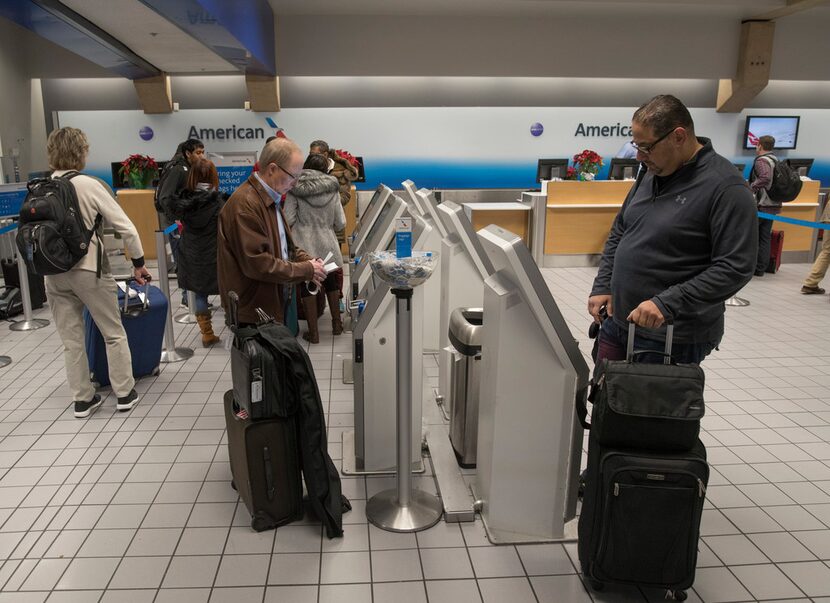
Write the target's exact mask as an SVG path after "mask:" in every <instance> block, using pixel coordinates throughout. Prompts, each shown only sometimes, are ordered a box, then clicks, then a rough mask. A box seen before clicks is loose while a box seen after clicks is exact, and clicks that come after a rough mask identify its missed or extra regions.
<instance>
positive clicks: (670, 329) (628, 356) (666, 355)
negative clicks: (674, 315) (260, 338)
mask: <svg viewBox="0 0 830 603" xmlns="http://www.w3.org/2000/svg"><path fill="white" fill-rule="evenodd" d="M636 328H637V326H636V325H635V324H634V323H633V322H629V323H628V344H627V346H626V350H625V361H626V362H632V361H633V360H634V332H635V331H636ZM672 339H674V323H672V322H670V321H666V349H665V351H664V352H663V364H671V346H672Z"/></svg>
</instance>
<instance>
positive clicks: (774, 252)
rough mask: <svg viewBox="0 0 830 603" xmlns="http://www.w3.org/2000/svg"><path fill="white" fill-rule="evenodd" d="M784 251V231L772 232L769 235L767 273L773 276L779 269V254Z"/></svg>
mask: <svg viewBox="0 0 830 603" xmlns="http://www.w3.org/2000/svg"><path fill="white" fill-rule="evenodd" d="M783 251H784V231H783V230H773V231H772V234H771V235H770V244H769V264H767V272H769V273H771V274H775V273H776V272H778V269H779V268H780V267H781V253H782V252H783Z"/></svg>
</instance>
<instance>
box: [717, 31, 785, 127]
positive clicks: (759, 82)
mask: <svg viewBox="0 0 830 603" xmlns="http://www.w3.org/2000/svg"><path fill="white" fill-rule="evenodd" d="M774 34H775V23H774V22H773V21H747V22H744V23H742V24H741V38H740V46H739V49H738V68H737V70H736V74H735V77H734V79H731V80H730V79H723V80H720V82H719V83H718V102H717V110H718V112H719V113H740V112H741V111H743V110H744V109H745V108H746V106H747V105H748V104H749V103H750V102H752V99H754V98H755V97H756V96H758V93H759V92H761V90H763V89H764V88H766V87H767V84H768V83H769V72H770V64H771V62H772V43H773V37H774Z"/></svg>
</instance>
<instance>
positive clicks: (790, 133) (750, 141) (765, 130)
mask: <svg viewBox="0 0 830 603" xmlns="http://www.w3.org/2000/svg"><path fill="white" fill-rule="evenodd" d="M800 121H801V118H800V117H799V116H798V115H747V116H746V127H745V128H744V145H743V146H744V148H745V149H755V148H756V147H757V146H758V139H759V138H761V136H764V135H769V136H772V137H773V138H775V146H774V147H773V149H794V148H795V146H796V143H797V142H798V125H799V122H800Z"/></svg>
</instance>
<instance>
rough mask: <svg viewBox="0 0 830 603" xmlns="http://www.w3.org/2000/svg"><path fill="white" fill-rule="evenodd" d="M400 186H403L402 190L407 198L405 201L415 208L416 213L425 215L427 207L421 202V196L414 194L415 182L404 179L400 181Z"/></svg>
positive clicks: (415, 189)
mask: <svg viewBox="0 0 830 603" xmlns="http://www.w3.org/2000/svg"><path fill="white" fill-rule="evenodd" d="M401 187H403V192H404V195H405V196H406V198H407V201H409V202H410V203H411V204H412V205H414V206H415V207H416V208H417V210H418V213H419V214H421V216H426V215H427V209H426V208H425V207H424V206H423V205H422V204H421V198H420V197H418V196H417V195H416V194H415V193H416V191H417V188H416V187H415V183H414V182H412V180H404V181H403V182H401Z"/></svg>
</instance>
